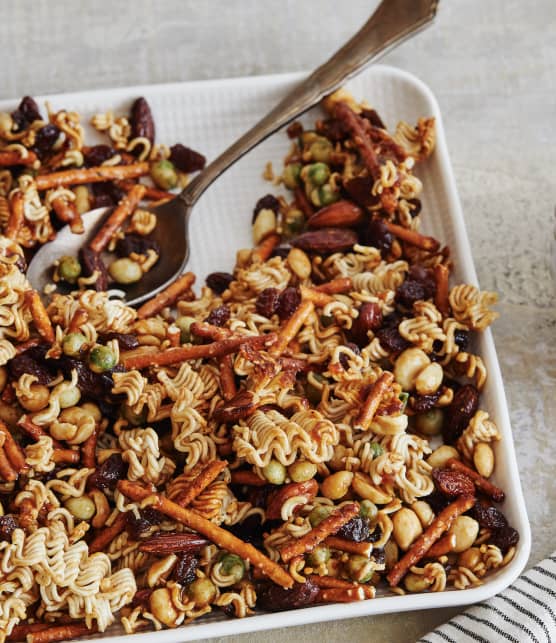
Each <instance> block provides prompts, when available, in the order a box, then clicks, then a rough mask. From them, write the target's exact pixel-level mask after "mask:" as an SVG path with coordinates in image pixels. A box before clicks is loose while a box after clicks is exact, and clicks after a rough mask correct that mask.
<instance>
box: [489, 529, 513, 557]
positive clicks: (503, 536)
mask: <svg viewBox="0 0 556 643" xmlns="http://www.w3.org/2000/svg"><path fill="white" fill-rule="evenodd" d="M491 542H492V544H493V545H496V546H497V547H500V549H501V551H502V553H503V554H507V553H508V549H509V548H510V547H513V546H514V545H517V543H518V542H519V533H518V532H517V531H516V530H515V529H514V528H513V527H510V526H506V527H501V528H500V529H497V530H496V531H495V532H494V533H493V534H492V537H491Z"/></svg>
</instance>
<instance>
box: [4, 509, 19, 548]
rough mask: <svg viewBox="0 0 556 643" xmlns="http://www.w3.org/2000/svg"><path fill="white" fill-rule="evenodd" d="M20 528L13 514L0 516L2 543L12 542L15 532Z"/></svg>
mask: <svg viewBox="0 0 556 643" xmlns="http://www.w3.org/2000/svg"><path fill="white" fill-rule="evenodd" d="M18 527H19V522H18V519H17V518H16V517H15V516H14V515H13V514H6V515H5V516H0V542H1V541H3V540H11V538H12V534H13V532H14V531H15V530H16V529H17V528H18Z"/></svg>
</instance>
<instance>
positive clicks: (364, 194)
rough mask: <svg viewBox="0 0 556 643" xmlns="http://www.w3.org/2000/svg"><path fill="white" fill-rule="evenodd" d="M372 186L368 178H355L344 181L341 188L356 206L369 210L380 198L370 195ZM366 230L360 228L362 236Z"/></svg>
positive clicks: (371, 180)
mask: <svg viewBox="0 0 556 643" xmlns="http://www.w3.org/2000/svg"><path fill="white" fill-rule="evenodd" d="M373 184H374V181H373V179H372V177H370V176H355V177H354V178H353V179H349V180H348V181H345V183H344V184H343V188H344V190H345V191H346V192H347V194H348V196H349V197H350V198H351V199H352V200H353V201H355V203H357V205H360V206H361V207H362V208H369V207H371V206H373V205H376V204H377V203H378V201H379V198H380V197H378V196H375V195H374V194H373V193H372V189H373ZM366 229H367V228H366V227H365V226H364V227H363V228H362V234H364V231H365V230H366Z"/></svg>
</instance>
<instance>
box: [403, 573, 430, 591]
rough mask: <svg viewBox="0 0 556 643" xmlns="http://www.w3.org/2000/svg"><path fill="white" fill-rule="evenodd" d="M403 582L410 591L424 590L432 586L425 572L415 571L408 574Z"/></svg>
mask: <svg viewBox="0 0 556 643" xmlns="http://www.w3.org/2000/svg"><path fill="white" fill-rule="evenodd" d="M403 584H404V586H405V588H406V589H407V591H408V592H424V591H425V590H426V589H428V588H429V587H430V582H429V581H428V580H427V579H426V577H425V575H424V574H414V573H413V572H409V574H406V576H405V578H404V581H403Z"/></svg>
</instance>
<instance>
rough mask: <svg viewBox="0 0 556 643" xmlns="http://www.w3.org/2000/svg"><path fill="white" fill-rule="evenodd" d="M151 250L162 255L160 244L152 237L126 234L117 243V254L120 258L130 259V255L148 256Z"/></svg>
mask: <svg viewBox="0 0 556 643" xmlns="http://www.w3.org/2000/svg"><path fill="white" fill-rule="evenodd" d="M149 250H154V251H155V252H156V253H157V254H160V246H159V245H158V242H157V241H155V240H154V239H151V238H150V237H144V236H143V235H141V234H126V235H125V237H123V238H122V239H118V241H117V243H116V254H117V255H118V257H129V255H130V254H132V253H135V254H138V255H146V254H147V252H148V251H149Z"/></svg>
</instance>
